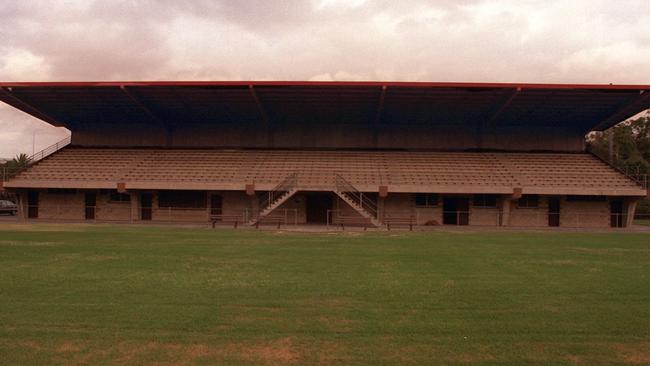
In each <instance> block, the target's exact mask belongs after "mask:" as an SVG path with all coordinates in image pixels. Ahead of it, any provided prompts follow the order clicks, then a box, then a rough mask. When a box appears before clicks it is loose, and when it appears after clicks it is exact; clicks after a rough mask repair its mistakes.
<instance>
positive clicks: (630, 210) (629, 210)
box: [624, 199, 638, 228]
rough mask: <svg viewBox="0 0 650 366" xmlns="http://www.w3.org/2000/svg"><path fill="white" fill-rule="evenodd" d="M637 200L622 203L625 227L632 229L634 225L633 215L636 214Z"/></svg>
mask: <svg viewBox="0 0 650 366" xmlns="http://www.w3.org/2000/svg"><path fill="white" fill-rule="evenodd" d="M637 202H638V200H637V199H628V200H625V201H624V204H625V211H624V214H625V215H626V216H625V227H628V228H629V227H632V225H634V214H635V213H636V204H637Z"/></svg>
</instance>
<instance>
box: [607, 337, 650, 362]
mask: <svg viewBox="0 0 650 366" xmlns="http://www.w3.org/2000/svg"><path fill="white" fill-rule="evenodd" d="M610 347H611V348H612V349H613V350H614V351H615V352H616V354H617V355H618V358H619V359H620V360H622V361H624V362H625V363H629V364H631V365H650V342H642V343H626V344H623V343H616V344H612V345H610Z"/></svg>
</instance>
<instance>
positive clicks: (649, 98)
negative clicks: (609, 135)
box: [593, 90, 650, 131]
mask: <svg viewBox="0 0 650 366" xmlns="http://www.w3.org/2000/svg"><path fill="white" fill-rule="evenodd" d="M646 102H648V105H647V106H646V107H649V106H650V90H639V95H638V96H634V97H633V98H631V100H629V101H626V103H624V105H623V106H621V107H620V108H618V109H617V110H616V111H615V112H614V113H612V114H611V115H609V117H607V118H605V119H604V120H603V121H602V122H600V123H598V124H597V125H596V127H594V128H593V130H597V131H603V130H606V129H608V128H610V127H612V126H614V125H615V124H617V123H619V122H623V120H625V119H627V118H630V117H632V115H634V114H635V113H634V111H635V110H636V109H638V107H640V106H642V105H643V104H644V103H646Z"/></svg>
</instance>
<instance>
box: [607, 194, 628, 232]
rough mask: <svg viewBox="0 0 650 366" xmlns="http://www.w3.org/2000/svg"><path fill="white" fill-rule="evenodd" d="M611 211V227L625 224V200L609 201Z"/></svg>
mask: <svg viewBox="0 0 650 366" xmlns="http://www.w3.org/2000/svg"><path fill="white" fill-rule="evenodd" d="M609 213H610V226H611V227H624V226H625V221H624V220H623V217H624V215H623V200H612V201H611V202H610V203H609Z"/></svg>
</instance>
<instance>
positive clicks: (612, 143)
mask: <svg viewBox="0 0 650 366" xmlns="http://www.w3.org/2000/svg"><path fill="white" fill-rule="evenodd" d="M587 148H588V149H589V151H591V152H593V153H594V154H596V155H598V156H600V157H601V158H605V159H607V160H608V161H609V162H610V163H611V164H612V165H614V166H616V167H618V168H619V169H621V170H623V171H626V172H629V173H630V174H631V175H643V174H650V111H648V112H646V113H645V114H644V115H643V116H641V117H639V118H635V119H632V120H628V121H625V122H623V123H619V124H618V125H616V126H614V127H612V128H610V129H608V130H605V131H603V132H592V133H591V134H589V135H588V136H587Z"/></svg>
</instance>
